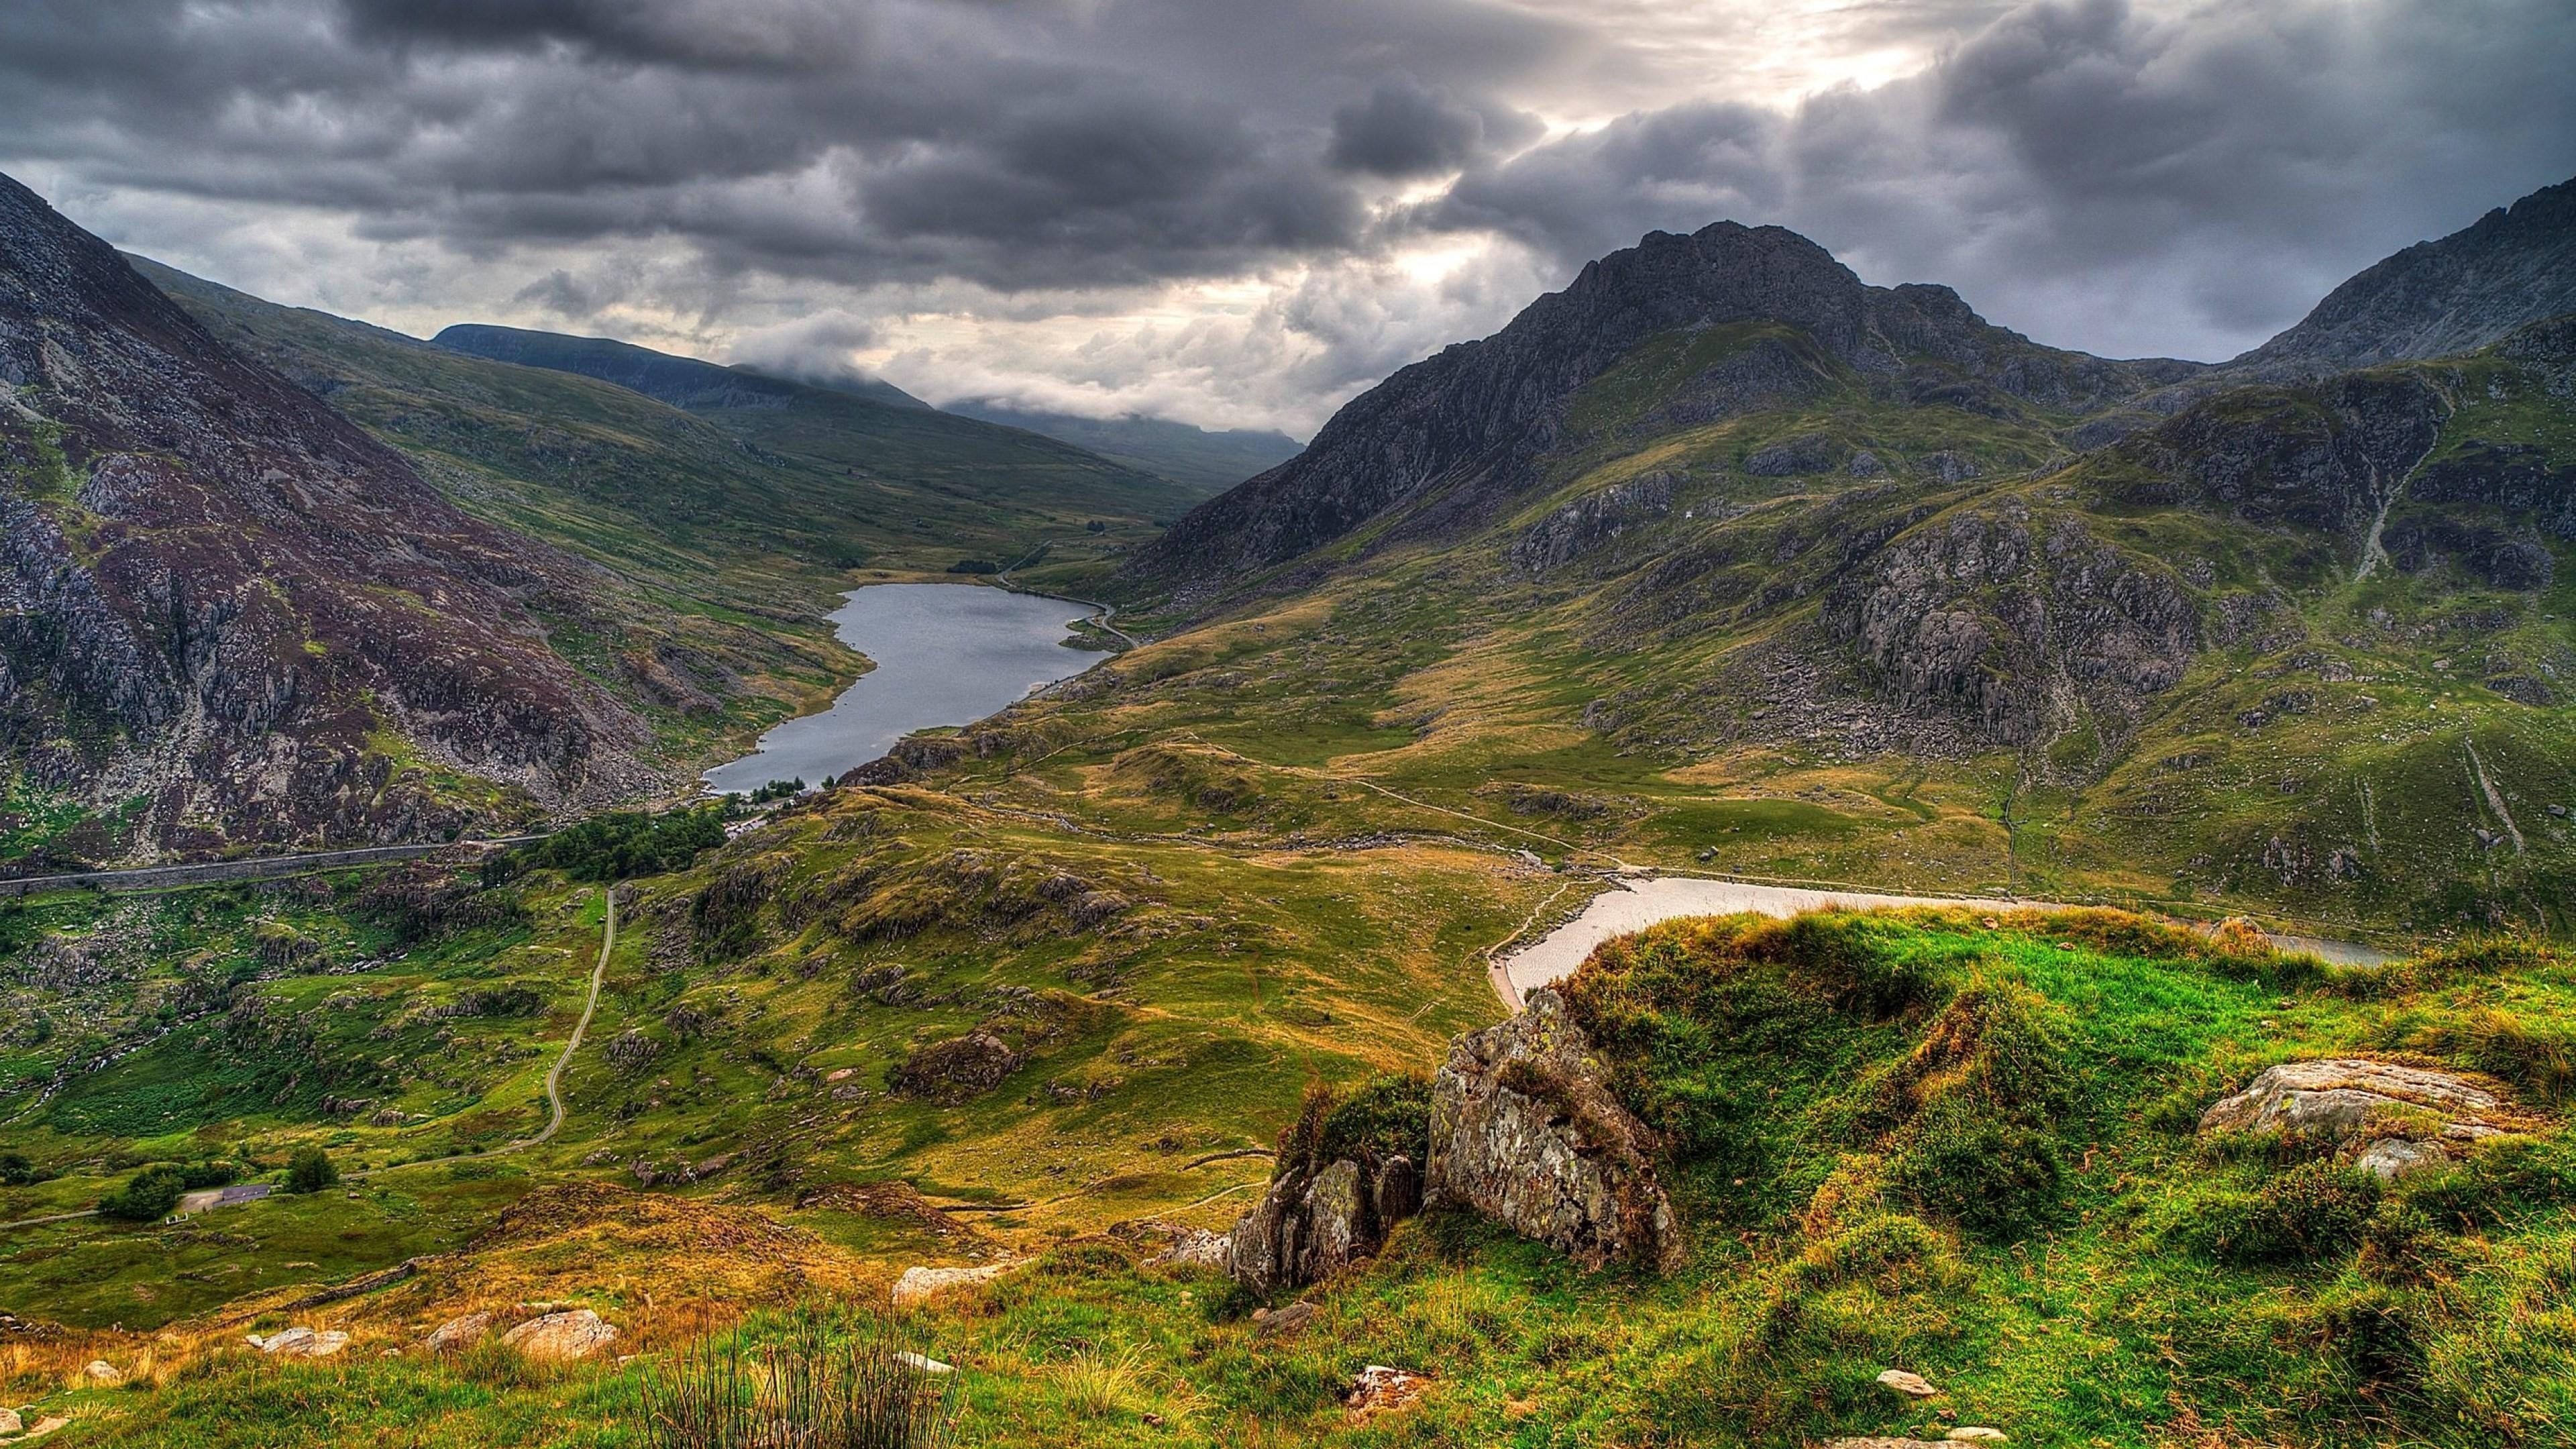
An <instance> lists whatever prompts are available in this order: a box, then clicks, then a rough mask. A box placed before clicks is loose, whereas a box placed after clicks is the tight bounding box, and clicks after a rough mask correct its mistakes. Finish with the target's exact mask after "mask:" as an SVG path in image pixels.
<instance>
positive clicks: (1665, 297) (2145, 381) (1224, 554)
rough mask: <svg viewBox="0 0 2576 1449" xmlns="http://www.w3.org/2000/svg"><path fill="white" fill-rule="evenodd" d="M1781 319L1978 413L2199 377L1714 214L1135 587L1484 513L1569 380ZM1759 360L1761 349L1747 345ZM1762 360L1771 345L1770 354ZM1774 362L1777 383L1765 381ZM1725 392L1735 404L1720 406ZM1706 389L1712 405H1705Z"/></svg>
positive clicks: (1527, 321)
mask: <svg viewBox="0 0 2576 1449" xmlns="http://www.w3.org/2000/svg"><path fill="white" fill-rule="evenodd" d="M1741 322H1778V323H1784V324H1787V325H1788V326H1790V327H1794V328H1797V329H1799V330H1800V331H1802V332H1804V333H1805V334H1806V335H1807V337H1808V338H1809V339H1811V340H1812V341H1813V343H1814V344H1816V345H1817V346H1818V347H1820V348H1821V349H1822V352H1823V354H1824V355H1825V356H1826V357H1829V358H1831V359H1833V360H1835V361H1836V362H1838V363H1839V364H1842V365H1846V366H1848V367H1850V368H1852V369H1854V370H1856V371H1857V372H1858V373H1860V374H1861V375H1862V376H1864V377H1867V378H1872V379H1876V380H1877V381H1878V383H1879V384H1880V385H1883V386H1884V387H1885V388H1886V389H1887V390H1889V391H1890V392H1891V393H1893V394H1895V395H1898V396H1905V397H1924V398H1929V399H1931V400H1936V401H1943V402H1948V403H1952V404H1964V405H1969V406H1972V407H1974V406H1975V405H1977V404H1978V402H1979V400H1980V398H1994V399H1998V400H2006V401H2007V405H2008V400H2009V399H2023V400H2028V401H2032V402H2036V403H2039V404H2041V405H2043V406H2048V407H2052V408H2067V409H2080V408H2085V407H2091V406H2097V405H2100V404H2103V403H2107V402H2111V401H2115V400H2118V399H2122V398H2125V397H2128V396H2130V395H2132V394H2134V393H2137V392H2140V391H2143V390H2145V389H2147V388H2149V387H2152V386H2155V385H2158V384H2162V383H2168V382H2172V381H2175V380H2178V379H2180V378H2183V377H2187V376H2190V375H2193V374H2195V373H2197V372H2199V371H2200V370H2201V369H2200V368H2199V367H2198V366H2197V365H2196V364H2192V363H2177V362H2162V361H2151V362H2135V363H2132V362H2106V361H2104V360H2103V359H2101V358H2097V357H2088V356H2086V355H2084V354H2082V353H2075V352H2060V351H2057V350H2055V349H2051V348H2045V347H2040V346H2037V345H2035V344H2033V343H2031V342H2030V341H2029V340H2028V339H2026V338H2023V337H2021V336H2019V335H2018V334H2016V333H2013V332H2009V331H2006V330H2005V329H2003V328H2000V327H1995V326H1992V325H1990V324H1989V323H1987V322H1986V321H1985V320H1984V319H1983V318H1981V317H1979V316H1978V315H1977V314H1976V313H1975V312H1974V311H1972V310H1971V309H1970V308H1969V307H1968V305H1967V304H1966V303H1965V302H1963V301H1961V300H1960V299H1959V296H1958V294H1957V293H1955V292H1952V291H1951V290H1950V289H1948V288H1946V287H1935V286H1903V287H1895V288H1885V287H1871V286H1866V285H1864V284H1863V283H1862V282H1861V280H1860V279H1859V278H1858V277H1857V276H1854V275H1853V274H1852V272H1851V271H1850V269H1848V268H1846V267H1844V266H1843V265H1842V264H1841V263H1839V262H1837V261H1835V260H1834V259H1833V257H1832V255H1831V254H1829V253H1827V252H1826V251H1825V249H1824V248H1822V247H1820V246H1817V245H1816V244H1815V243H1814V242H1811V241H1809V240H1807V239H1806V238H1805V237H1802V236H1799V235H1797V234H1796V233H1794V232H1790V231H1785V230H1782V229H1781V228H1779V227H1770V226H1766V227H1745V226H1740V225H1738V224H1736V223H1734V222H1718V223H1716V224H1714V225H1711V226H1708V227H1706V228H1703V229H1702V230H1700V231H1698V232H1696V233H1694V234H1692V235H1690V236H1675V235H1673V234H1671V233H1668V232H1655V233H1651V234H1650V235H1648V236H1647V237H1646V238H1645V239H1644V240H1643V241H1640V242H1639V243H1638V244H1637V245H1636V246H1634V247H1631V248H1629V249H1627V250H1625V251H1620V252H1613V253H1612V254H1610V255H1609V256H1606V257H1603V258H1601V259H1600V260H1599V261H1596V262H1593V263H1591V264H1590V265H1588V266H1586V267H1585V268H1584V269H1583V273H1582V275H1580V276H1579V277H1577V278H1576V279H1575V281H1574V283H1573V285H1571V286H1569V287H1567V288H1566V289H1565V290H1564V291H1562V292H1556V293H1552V294H1550V295H1548V296H1545V297H1541V298H1540V299H1539V300H1537V301H1536V302H1533V303H1531V304H1530V306H1529V307H1528V308H1527V309H1526V310H1524V311H1523V312H1522V313H1521V314H1520V315H1519V316H1518V317H1516V318H1514V319H1513V320H1512V322H1511V325H1509V326H1507V327H1505V328H1504V329H1503V330H1502V331H1501V332H1498V333H1496V334H1495V335H1493V336H1492V337H1489V338H1486V339H1484V340H1483V341H1481V342H1467V343H1460V344H1458V345H1456V346H1453V347H1451V348H1449V349H1448V350H1447V351H1444V352H1442V353H1440V354H1439V355H1437V356H1435V357H1432V358H1429V359H1427V360H1425V361H1422V362H1418V363H1415V364H1414V365H1412V366H1411V367H1408V368H1405V369H1404V370H1402V371H1400V372H1398V373H1396V374H1395V375H1394V376H1393V377H1390V378H1388V379H1387V380H1386V381H1385V382H1383V383H1380V384H1379V385H1378V386H1376V387H1375V388H1372V389H1370V390H1369V391H1368V392H1366V393H1363V394H1361V395H1360V396H1359V397H1358V398H1356V399H1354V400H1353V401H1352V402H1351V403H1350V404H1349V405H1347V406H1346V407H1344V408H1343V409H1342V410H1341V411H1340V412H1338V413H1336V414H1334V416H1333V418H1332V420H1331V421H1330V422H1328V423H1326V424H1325V425H1324V428H1323V430H1322V431H1321V432H1319V433H1317V434H1316V435H1315V440H1314V442H1313V443H1311V444H1310V445H1308V447H1307V449H1306V451H1305V452H1304V453H1302V454H1300V455H1299V456H1297V457H1296V458H1293V459H1291V460H1289V461H1288V462H1287V463H1284V464H1282V465H1280V466H1279V467H1277V468H1274V469H1272V470H1270V471H1269V472H1267V473H1264V474H1262V475H1261V476H1260V477H1257V478H1254V479H1252V480H1250V481H1249V482H1246V483H1244V484H1242V485H1240V486H1239V487H1236V488H1235V489H1233V490H1232V491H1230V492H1227V493H1225V494H1223V495H1221V496H1219V497H1217V498H1215V499H1212V500H1210V501H1209V502H1207V503H1205V504H1202V505H1200V506H1199V507H1198V508H1196V509H1193V510H1192V511H1191V512H1190V513H1189V514H1188V515H1187V516H1186V517H1184V518H1182V519H1181V520H1180V521H1179V522H1178V523H1176V524H1175V525H1174V526H1173V527H1172V529H1171V531H1170V532H1168V533H1166V534H1165V535H1164V536H1163V537H1162V538H1161V539H1159V540H1157V541H1156V542H1155V543H1154V544H1153V545H1152V546H1151V547H1149V548H1147V549H1146V550H1144V551H1143V552H1142V553H1141V554H1139V555H1138V557H1137V559H1136V561H1135V563H1134V564H1133V565H1131V566H1130V568H1129V570H1128V576H1129V578H1131V579H1133V580H1135V581H1136V582H1137V583H1139V584H1140V585H1142V586H1147V587H1151V586H1155V585H1157V584H1160V585H1166V586H1168V585H1176V584H1177V585H1183V586H1187V585H1189V584H1190V583H1192V582H1193V581H1200V582H1206V581H1215V580H1222V579H1223V578H1225V577H1227V576H1231V575H1236V574H1240V573H1244V572H1248V571H1251V570H1255V569H1259V568H1263V567H1266V566H1268V565H1271V564H1275V563H1279V562H1282V561H1284V560H1287V559H1291V558H1294V557H1296V556H1297V555H1299V554H1302V553H1304V552H1306V551H1307V550H1309V549H1312V548H1315V547H1316V546H1318V545H1320V544H1324V543H1328V542H1330V541H1332V540H1334V539H1336V538H1339V537H1341V536H1343V535H1344V534H1346V533H1348V532H1350V531H1351V530H1352V529H1354V528H1357V527H1359V526H1360V525H1361V524H1363V523H1365V522H1368V521H1369V520H1371V519H1373V518H1376V517H1378V516H1379V515H1380V514H1382V513H1385V512H1387V511H1389V510H1391V509H1394V508H1396V507H1398V506H1404V505H1411V506H1412V507H1413V514H1412V516H1411V517H1410V518H1409V519H1408V521H1407V523H1406V524H1405V525H1404V526H1403V527H1402V528H1400V529H1398V530H1397V533H1398V534H1399V535H1412V534H1424V533H1433V532H1441V531H1454V530H1456V529H1458V528H1460V527H1463V526H1466V525H1469V524H1473V523H1477V522H1481V521H1483V520H1485V519H1487V518H1489V517H1490V516H1491V515H1492V514H1493V512H1494V511H1495V509H1496V507H1497V506H1498V505H1499V504H1500V503H1501V502H1502V501H1503V500H1506V499H1508V498H1509V497H1510V496H1511V494H1512V493H1513V492H1514V491H1516V490H1517V489H1519V488H1521V487H1522V486H1524V485H1525V484H1527V483H1528V482H1529V481H1531V480H1530V477H1529V474H1528V471H1527V470H1528V464H1529V462H1530V460H1531V459H1533V458H1535V457H1537V456H1538V455H1539V454H1541V453H1543V452H1545V451H1547V450H1548V449H1549V448H1551V447H1553V446H1555V445H1556V444H1557V443H1558V442H1559V441H1560V439H1561V438H1562V437H1563V436H1564V435H1565V432H1566V428H1567V418H1568V410H1569V408H1570V406H1571V404H1572V401H1573V398H1574V395H1575V393H1576V391H1577V390H1578V389H1579V388H1581V387H1582V385H1583V384H1585V383H1587V382H1589V381H1591V380H1592V379H1593V378H1596V377H1599V376H1600V375H1601V374H1602V373H1604V372H1606V371H1607V370H1609V369H1610V368H1611V367H1612V366H1614V365H1616V364H1617V363H1618V362H1619V361H1620V360H1621V359H1622V358H1624V357H1625V356H1627V355H1628V354H1629V352H1630V351H1631V350H1632V349H1634V348H1635V347H1636V346H1637V344H1638V343H1640V342H1642V341H1644V340H1646V339H1647V338H1649V337H1653V336H1656V335H1657V334H1660V333H1665V332H1672V331H1676V330H1678V329H1684V328H1692V327H1699V326H1705V325H1708V324H1724V323H1741ZM1745 355H1746V356H1748V357H1751V358H1754V359H1756V360H1762V359H1765V358H1769V354H1768V353H1765V352H1764V351H1763V350H1762V349H1760V348H1758V347H1757V348H1755V349H1753V350H1752V351H1751V352H1749V353H1747V354H1745ZM1770 360H1772V361H1775V362H1776V361H1777V359H1770ZM1760 371H1761V373H1762V375H1761V376H1760V377H1757V378H1751V379H1731V380H1730V379H1721V381H1726V382H1727V385H1726V386H1715V385H1712V386H1711V387H1708V388H1699V389H1693V388H1690V387H1684V388H1682V389H1680V390H1679V395H1683V396H1687V397H1690V398H1697V399H1700V401H1699V403H1697V404H1696V407H1697V411H1696V412H1694V413H1693V414H1692V415H1691V416H1690V417H1689V418H1688V419H1686V420H1683V421H1686V422H1702V421H1708V420H1710V417H1711V416H1718V415H1723V414H1724V412H1725V411H1726V409H1727V408H1728V407H1732V406H1738V405H1741V406H1754V405H1758V404H1760V403H1761V402H1764V401H1766V400H1770V399H1774V398H1777V397H1778V396H1780V395H1781V393H1782V391H1783V389H1784V388H1785V387H1786V386H1787V383H1786V382H1785V380H1784V379H1785V378H1786V377H1787V373H1786V372H1784V371H1782V370H1781V369H1780V368H1777V367H1768V368H1764V369H1760ZM1775 372H1776V373H1779V374H1780V376H1779V377H1778V378H1774V377H1773V376H1772V374H1773V373H1775ZM1728 399H1733V400H1734V401H1733V402H1728V401H1727V400H1728ZM1712 400H1714V401H1712Z"/></svg>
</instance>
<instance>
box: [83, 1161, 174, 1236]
mask: <svg viewBox="0 0 2576 1449" xmlns="http://www.w3.org/2000/svg"><path fill="white" fill-rule="evenodd" d="M187 1191H188V1184H187V1179H186V1175H185V1174H184V1173H183V1172H182V1171H181V1170H180V1169H179V1168H178V1167H176V1166H173V1165H171V1164H169V1163H157V1164H155V1165H153V1166H151V1167H147V1168H145V1169H143V1170H142V1171H141V1172H138V1173H136V1174H134V1176H133V1177H131V1178H129V1179H127V1180H126V1184H125V1186H123V1187H121V1188H119V1189H117V1190H116V1191H115V1192H112V1193H109V1194H108V1195H107V1196H105V1197H103V1198H100V1199H99V1200H98V1213H99V1216H101V1217H106V1218H115V1219H117V1220H118V1221H120V1222H128V1223H153V1222H159V1221H160V1220H161V1219H163V1218H165V1217H168V1216H169V1215H170V1213H171V1211H172V1210H173V1209H175V1208H177V1207H178V1206H179V1199H180V1198H181V1197H183V1196H185V1195H186V1193H187Z"/></svg>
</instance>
